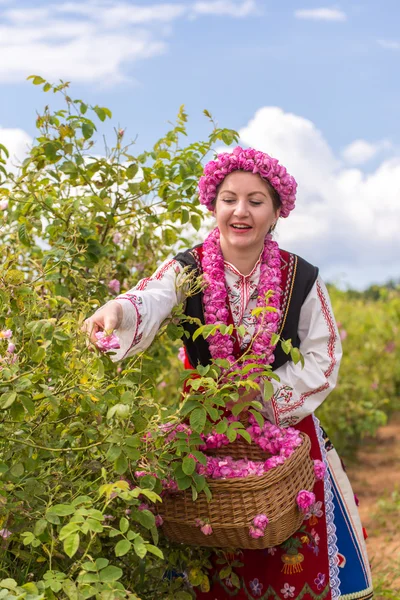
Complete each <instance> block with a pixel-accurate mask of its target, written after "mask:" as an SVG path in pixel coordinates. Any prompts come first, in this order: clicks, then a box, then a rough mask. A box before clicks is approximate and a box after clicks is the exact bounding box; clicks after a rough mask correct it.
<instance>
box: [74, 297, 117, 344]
mask: <svg viewBox="0 0 400 600" xmlns="http://www.w3.org/2000/svg"><path fill="white" fill-rule="evenodd" d="M121 321H122V307H121V305H120V304H119V303H118V302H115V303H114V302H110V303H109V304H107V305H106V306H104V307H103V308H100V309H99V310H97V311H96V312H95V313H94V314H93V315H92V316H91V317H89V318H88V319H86V320H85V321H84V323H83V325H82V331H84V332H85V333H87V335H88V338H87V343H89V342H91V343H93V344H95V343H96V341H97V338H96V333H98V332H99V331H105V332H106V333H109V334H111V333H112V332H113V331H114V329H117V328H118V326H119V325H120V324H121Z"/></svg>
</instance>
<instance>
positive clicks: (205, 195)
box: [198, 146, 297, 217]
mask: <svg viewBox="0 0 400 600" xmlns="http://www.w3.org/2000/svg"><path fill="white" fill-rule="evenodd" d="M232 171H249V172H250V173H258V174H259V175H260V176H261V177H262V178H263V179H265V180H266V181H268V182H269V183H270V184H271V185H272V187H273V188H274V189H275V190H276V191H277V192H278V194H279V197H280V200H281V203H282V207H281V214H280V216H281V217H288V216H289V213H290V211H291V210H293V208H294V205H295V203H296V190H297V183H296V180H295V179H294V177H292V176H291V175H289V173H288V172H287V170H286V168H285V167H284V166H283V165H280V164H279V161H278V160H277V159H276V158H272V156H269V154H266V153H265V152H260V151H258V150H254V148H245V149H244V148H241V147H240V146H237V147H236V148H234V149H233V151H232V152H222V153H221V154H218V155H217V157H216V158H215V159H214V160H210V161H209V162H208V163H207V164H206V166H205V167H204V174H203V176H202V177H200V179H199V185H198V192H199V200H200V204H204V206H206V207H207V208H208V209H209V210H213V205H212V204H213V201H214V200H215V196H216V192H217V187H218V186H219V184H220V183H221V182H222V181H223V180H224V179H225V177H226V176H227V175H229V173H232Z"/></svg>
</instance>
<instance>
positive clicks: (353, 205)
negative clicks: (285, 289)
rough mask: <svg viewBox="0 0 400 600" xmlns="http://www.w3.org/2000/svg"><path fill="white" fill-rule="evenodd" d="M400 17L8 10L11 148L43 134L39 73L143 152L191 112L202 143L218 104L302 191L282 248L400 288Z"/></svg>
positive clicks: (302, 11)
mask: <svg viewBox="0 0 400 600" xmlns="http://www.w3.org/2000/svg"><path fill="white" fill-rule="evenodd" d="M399 22H400V4H399V2H398V0H382V1H381V3H380V4H379V5H378V3H377V2H376V1H372V0H365V1H362V2H340V3H337V4H336V3H335V4H329V3H327V4H325V3H323V2H322V3H321V2H316V1H314V0H308V1H304V2H303V1H296V2H294V1H292V0H288V1H286V2H270V1H268V0H263V1H261V0H202V1H200V0H193V1H192V2H188V1H179V0H175V1H174V0H170V1H169V2H162V1H161V0H158V2H157V1H154V2H153V1H152V0H147V1H146V2H143V1H140V0H136V1H135V2H129V1H128V0H120V1H118V0H117V1H115V0H114V1H112V2H108V1H101V0H81V1H80V2H79V3H78V2H75V1H74V0H72V1H64V2H63V1H61V2H41V1H39V0H31V1H30V2H29V3H28V2H18V1H15V2H8V1H7V0H0V52H1V56H2V60H1V65H0V82H1V86H2V93H1V95H0V143H1V142H3V143H5V144H6V145H7V146H9V147H10V149H11V151H12V152H14V153H15V154H17V155H18V156H21V152H22V151H23V148H24V147H25V146H26V143H27V142H29V140H30V138H31V137H32V136H34V135H35V129H34V120H35V111H36V109H41V108H42V106H43V105H44V104H45V103H46V102H48V101H49V97H48V96H45V95H44V94H42V93H41V92H40V90H39V89H37V88H34V87H33V86H32V85H31V84H29V83H28V82H26V81H25V79H26V76H27V75H29V74H32V73H35V74H40V75H42V76H43V77H45V78H48V79H49V80H50V81H53V82H56V81H57V80H58V79H59V78H62V79H64V80H70V81H71V82H72V87H71V89H72V96H73V97H77V98H82V99H85V100H87V101H88V102H91V103H95V104H100V105H103V106H108V107H109V108H110V109H111V110H112V112H113V116H114V118H113V125H115V126H120V127H123V128H126V129H127V135H129V136H130V137H132V138H134V137H136V135H137V136H138V138H137V147H138V149H139V150H140V149H144V148H148V147H149V146H150V145H151V144H152V143H153V142H154V141H155V140H156V139H157V138H158V137H159V136H160V135H161V134H162V133H163V132H164V131H165V130H166V129H167V127H168V124H167V122H168V121H171V120H173V119H174V117H175V114H176V112H177V110H178V108H179V106H180V105H181V104H185V105H186V109H187V111H188V113H189V131H190V137H191V139H195V138H201V137H204V136H205V135H207V132H208V124H207V120H206V119H205V117H204V116H203V115H202V110H203V109H204V108H207V109H208V110H209V111H210V112H211V113H212V114H213V116H214V117H215V118H216V120H217V121H218V123H219V124H220V125H221V126H224V127H231V128H234V129H237V130H238V131H239V132H240V134H241V142H242V143H243V144H245V145H253V146H255V147H258V148H260V149H262V150H264V151H266V152H269V153H270V154H272V155H274V156H276V157H277V158H279V159H280V160H281V162H282V163H283V164H285V166H287V167H288V169H289V171H290V172H291V174H293V175H294V176H295V177H296V179H297V180H298V182H299V194H298V205H297V208H296V211H295V212H294V213H293V216H290V218H289V219H287V220H282V223H281V224H280V226H279V232H278V241H279V242H280V243H281V245H282V246H285V247H286V248H287V249H290V250H293V251H295V252H298V253H299V254H302V255H303V256H304V257H305V258H307V259H308V260H310V261H311V262H314V263H317V264H319V265H320V267H321V272H322V274H323V276H324V277H325V279H329V280H333V281H336V282H339V283H341V284H342V285H346V284H348V285H355V286H356V287H363V286H365V285H368V284H369V283H371V282H382V281H385V280H387V279H388V278H390V277H393V278H399V277H400V264H399V261H398V259H397V258H396V256H399V255H400V236H399V235H398V231H397V230H398V227H399V224H400V118H399V106H400V73H399V71H400V69H399V66H400V33H399V27H398V24H399ZM109 130H110V131H111V126H110V128H109ZM396 225H397V227H396Z"/></svg>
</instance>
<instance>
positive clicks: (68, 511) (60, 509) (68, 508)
mask: <svg viewBox="0 0 400 600" xmlns="http://www.w3.org/2000/svg"><path fill="white" fill-rule="evenodd" d="M49 510H51V512H53V513H55V514H56V515H58V516H59V517H66V516H67V515H72V513H74V512H75V507H74V506H72V504H55V505H54V506H52V507H51V508H50V509H49Z"/></svg>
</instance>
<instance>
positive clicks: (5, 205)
mask: <svg viewBox="0 0 400 600" xmlns="http://www.w3.org/2000/svg"><path fill="white" fill-rule="evenodd" d="M7 208H8V200H1V202H0V210H6V209H7Z"/></svg>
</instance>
